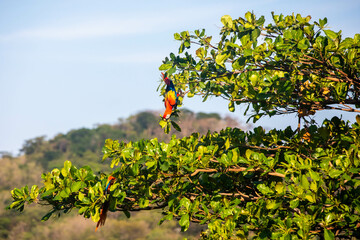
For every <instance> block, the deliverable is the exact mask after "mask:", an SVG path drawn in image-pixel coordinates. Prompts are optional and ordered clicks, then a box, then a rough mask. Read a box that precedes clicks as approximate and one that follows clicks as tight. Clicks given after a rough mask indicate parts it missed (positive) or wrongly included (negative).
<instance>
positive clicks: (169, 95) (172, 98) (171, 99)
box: [165, 91, 176, 106]
mask: <svg viewBox="0 0 360 240" xmlns="http://www.w3.org/2000/svg"><path fill="white" fill-rule="evenodd" d="M165 99H167V100H168V101H169V103H170V104H171V106H175V105H176V95H175V92H174V91H169V92H167V93H166V95H165Z"/></svg>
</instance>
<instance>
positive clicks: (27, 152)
mask: <svg viewBox="0 0 360 240" xmlns="http://www.w3.org/2000/svg"><path fill="white" fill-rule="evenodd" d="M159 119H160V117H159V113H157V112H150V111H145V112H140V113H138V114H136V115H133V116H130V117H129V118H127V119H119V120H118V122H117V123H116V124H98V125H96V126H95V127H94V128H91V129H89V128H81V129H75V130H71V131H69V132H67V133H64V134H62V133H61V134H58V135H56V136H55V137H53V138H51V139H47V138H46V137H45V136H40V137H35V138H33V139H29V140H26V141H25V142H24V145H23V148H22V150H21V152H22V155H21V156H20V157H11V156H6V157H5V156H4V157H3V158H2V159H0V162H1V166H2V167H1V168H0V239H69V240H71V239H84V240H86V239H182V238H183V237H184V236H187V237H188V238H189V239H194V238H197V237H198V236H199V232H200V230H201V228H200V227H199V226H192V229H190V230H189V231H187V232H186V233H182V232H180V227H179V226H178V224H177V222H176V221H172V222H165V223H164V224H162V225H161V227H159V226H158V221H159V220H160V218H161V216H160V215H161V213H160V212H159V211H157V212H156V211H151V212H142V213H138V214H133V215H132V218H131V219H129V220H128V219H127V218H126V217H125V216H124V215H123V214H121V213H110V214H109V219H108V220H107V223H106V225H105V226H104V227H103V228H101V229H100V230H99V231H97V232H96V233H95V234H94V229H95V224H94V223H93V222H92V221H91V220H84V219H83V218H82V217H79V216H75V215H76V214H72V213H69V214H66V215H67V216H66V217H64V218H61V219H58V218H53V219H51V220H50V221H47V222H43V223H40V221H39V220H40V219H41V218H42V217H43V215H44V214H45V213H46V211H47V209H46V207H45V208H40V207H38V206H32V207H29V208H28V209H26V210H25V212H23V213H22V214H19V213H17V212H15V211H6V210H5V207H6V206H7V205H8V204H9V203H10V194H9V192H10V190H11V189H12V188H14V187H19V186H22V185H26V184H27V185H29V186H31V185H33V184H38V183H39V182H40V181H41V178H40V176H41V173H43V172H46V171H48V170H51V169H53V168H55V167H62V166H63V163H64V161H65V160H70V161H71V162H72V163H73V164H74V165H76V166H79V167H80V166H86V165H87V166H90V167H91V168H92V169H93V170H94V171H95V172H97V171H100V170H101V171H106V170H109V171H110V169H108V168H109V166H108V164H103V163H102V161H101V159H102V155H101V149H102V146H103V144H104V141H105V139H107V138H112V139H119V140H124V141H137V140H139V139H142V138H155V137H157V138H158V139H159V140H164V141H167V140H169V139H170V137H171V134H168V135H167V134H164V132H163V130H162V129H161V127H160V126H159V125H158V122H159ZM179 122H180V123H181V127H182V132H176V135H177V136H178V137H183V136H188V135H190V134H191V133H192V132H194V131H196V132H200V133H201V134H204V133H206V132H207V131H208V129H212V130H215V131H219V130H220V129H222V128H225V127H239V128H242V129H246V126H241V125H240V123H239V122H238V121H236V120H235V119H233V118H229V117H226V118H221V117H220V115H218V114H216V113H210V114H209V113H193V112H191V111H189V110H182V112H181V116H180V120H179Z"/></svg>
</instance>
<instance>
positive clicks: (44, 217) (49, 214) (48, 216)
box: [41, 211, 53, 222]
mask: <svg viewBox="0 0 360 240" xmlns="http://www.w3.org/2000/svg"><path fill="white" fill-rule="evenodd" d="M52 214H53V211H51V212H48V213H47V214H45V215H44V216H43V217H42V218H41V221H42V222H45V221H47V220H48V219H49V218H50V217H51V215H52Z"/></svg>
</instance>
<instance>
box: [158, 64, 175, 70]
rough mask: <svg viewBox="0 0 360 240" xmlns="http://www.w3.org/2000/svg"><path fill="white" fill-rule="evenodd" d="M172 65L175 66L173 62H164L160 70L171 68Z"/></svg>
mask: <svg viewBox="0 0 360 240" xmlns="http://www.w3.org/2000/svg"><path fill="white" fill-rule="evenodd" d="M172 66H173V65H172V64H166V63H164V64H162V65H161V66H160V67H159V70H160V71H165V70H168V69H170V68H171V67H172Z"/></svg>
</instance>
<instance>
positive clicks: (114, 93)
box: [0, 0, 360, 154]
mask: <svg viewBox="0 0 360 240" xmlns="http://www.w3.org/2000/svg"><path fill="white" fill-rule="evenodd" d="M247 11H254V13H255V14H256V15H257V16H260V15H265V17H266V18H267V19H268V20H267V21H269V20H270V13H271V11H275V13H283V14H291V13H293V12H294V13H300V14H302V15H304V16H306V15H311V16H312V18H313V20H318V19H319V18H324V17H327V18H328V26H329V27H330V28H331V29H333V30H335V31H338V30H340V29H341V30H342V31H343V35H344V36H351V37H353V35H354V34H355V33H359V32H360V29H359V28H360V27H359V25H360V14H359V12H360V1H358V0H344V1H338V0H336V1H332V0H327V1H325V0H324V1H323V0H321V1H289V0H287V1H283V0H281V1H280V0H278V1H277V0H269V1H265V0H264V1H240V0H238V1H227V0H224V1H187V0H186V1H114V0H108V1H91V0H90V1H89V0H87V1H85V0H82V1H80V0H79V1H70V0H63V1H46V0H34V1H25V0H23V1H21V0H19V1H10V0H8V1H6V0H3V1H0V91H1V94H0V111H1V117H0V151H10V152H12V153H13V154H16V153H17V151H18V149H19V148H21V146H22V144H23V142H24V140H26V139H30V138H33V137H36V136H41V135H46V136H48V137H53V136H54V135H55V134H57V133H65V132H67V131H69V130H70V129H75V128H81V127H89V128H91V127H93V126H94V125H95V124H99V123H115V122H116V121H117V119H118V118H126V117H128V116H129V115H131V114H136V113H137V112H139V111H142V110H163V102H162V97H161V96H159V93H158V92H156V88H157V86H158V85H159V83H160V72H159V70H158V67H159V66H160V65H161V61H162V60H163V59H164V57H166V56H168V55H169V53H170V52H174V53H176V52H177V49H178V43H177V42H176V41H175V40H174V39H173V34H174V33H175V32H180V31H183V30H190V31H192V30H195V29H201V28H205V29H206V30H207V33H208V34H209V35H214V36H217V35H218V32H219V29H220V27H221V23H220V18H221V16H223V15H225V14H228V15H230V16H232V17H233V18H236V17H239V16H243V15H244V13H245V12H247ZM184 107H186V108H188V109H191V110H193V111H204V112H218V113H220V114H222V115H225V114H230V113H229V112H228V110H227V104H226V103H224V102H222V101H221V100H217V99H213V100H211V101H208V102H206V103H202V102H201V100H199V99H185V101H184ZM328 114H329V113H327V115H328ZM332 114H340V113H338V112H335V113H332ZM320 115H321V116H324V115H326V114H325V113H321V114H320ZM327 115H326V116H327ZM231 116H234V117H237V118H238V119H240V120H241V119H245V117H243V116H242V114H241V113H240V111H237V112H235V113H234V114H231ZM347 116H348V118H352V117H353V115H347ZM259 124H261V125H265V126H269V127H277V128H281V127H284V126H287V125H292V126H295V125H296V119H295V118H294V117H277V118H271V119H264V120H262V121H260V122H259Z"/></svg>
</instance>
